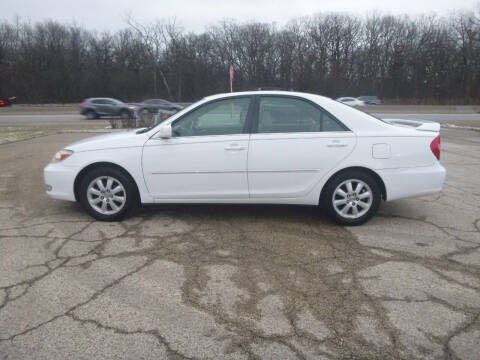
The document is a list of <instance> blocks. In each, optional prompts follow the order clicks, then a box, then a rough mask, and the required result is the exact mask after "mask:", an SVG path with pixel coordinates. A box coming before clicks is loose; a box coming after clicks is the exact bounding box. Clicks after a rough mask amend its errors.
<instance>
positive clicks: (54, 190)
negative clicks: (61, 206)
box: [43, 163, 77, 201]
mask: <svg viewBox="0 0 480 360" xmlns="http://www.w3.org/2000/svg"><path fill="white" fill-rule="evenodd" d="M76 175H77V171H76V169H74V168H71V167H66V166H63V165H62V163H57V164H49V165H47V166H46V167H45V169H43V178H44V181H45V185H46V188H47V191H46V192H47V195H48V196H50V197H51V198H54V199H60V200H70V201H76V199H75V194H74V190H73V185H74V182H75V177H76Z"/></svg>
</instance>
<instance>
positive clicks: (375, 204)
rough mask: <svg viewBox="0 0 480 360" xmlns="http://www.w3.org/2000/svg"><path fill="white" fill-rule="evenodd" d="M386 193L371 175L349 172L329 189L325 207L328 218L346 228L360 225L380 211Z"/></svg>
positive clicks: (328, 185) (341, 174)
mask: <svg viewBox="0 0 480 360" xmlns="http://www.w3.org/2000/svg"><path fill="white" fill-rule="evenodd" d="M381 197H382V193H381V189H380V186H379V184H378V183H377V181H376V179H375V178H374V177H372V176H371V175H370V174H368V173H367V172H363V171H358V170H347V171H345V172H342V173H339V174H337V175H335V176H334V177H333V178H332V179H330V180H329V181H328V183H327V184H326V185H325V189H324V191H323V193H322V203H323V206H324V207H325V208H326V210H327V213H328V215H329V216H330V217H331V218H332V219H333V220H334V221H336V222H337V223H339V224H342V225H350V226H353V225H360V224H363V223H365V222H367V221H368V220H370V219H371V218H372V217H373V216H374V215H375V214H376V213H377V211H378V208H379V206H380V201H381Z"/></svg>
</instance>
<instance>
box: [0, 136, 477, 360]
mask: <svg viewBox="0 0 480 360" xmlns="http://www.w3.org/2000/svg"><path fill="white" fill-rule="evenodd" d="M5 129H6V128H1V129H0V130H1V131H2V132H4V131H6V130H5ZM39 131H40V130H39ZM4 135H5V132H4ZM91 135H92V134H85V133H64V134H58V133H52V135H48V134H43V135H42V136H40V137H36V138H29V137H28V136H26V137H25V138H24V139H23V140H22V139H19V140H22V141H16V142H12V143H5V144H3V145H0V164H1V172H0V358H3V359H91V358H96V359H119V358H124V359H140V358H143V359H365V360H367V359H369V360H370V359H382V360H384V359H462V360H467V359H469V360H476V359H478V358H479V357H478V354H480V205H479V204H480V191H479V190H478V189H479V188H480V133H479V132H475V131H466V130H459V129H455V130H452V129H446V130H442V136H443V138H442V163H443V164H444V165H445V166H446V168H447V171H448V175H447V182H446V185H445V188H444V191H443V192H442V193H441V194H439V195H437V196H432V197H424V198H418V199H408V200H401V201H394V202H391V203H384V204H382V207H381V210H380V213H379V214H378V216H376V217H375V218H374V219H373V220H371V221H370V222H369V223H368V224H366V225H364V226H360V227H355V228H344V227H340V226H338V225H335V224H333V223H331V222H330V221H329V220H328V219H327V218H325V217H324V216H323V215H322V214H321V213H320V212H319V211H318V209H316V208H311V207H299V206H233V205H232V206H226V205H222V206H214V205H210V206H206V205H195V206H192V205H176V206H159V207H153V208H146V209H141V210H139V211H137V212H136V214H134V216H132V217H130V218H128V219H126V220H124V221H122V222H118V223H101V222H96V221H94V220H93V219H92V218H90V217H89V216H88V215H86V213H85V212H84V211H83V210H82V209H81V207H80V205H79V204H76V203H70V202H63V201H56V200H52V199H49V198H48V197H47V196H46V195H45V194H44V185H43V179H42V169H43V167H44V166H45V164H46V163H47V162H48V161H49V160H50V158H51V156H52V155H53V153H54V152H55V151H57V150H59V149H61V148H63V147H64V146H66V145H67V144H69V143H71V142H72V141H75V140H78V139H81V138H84V137H87V136H91Z"/></svg>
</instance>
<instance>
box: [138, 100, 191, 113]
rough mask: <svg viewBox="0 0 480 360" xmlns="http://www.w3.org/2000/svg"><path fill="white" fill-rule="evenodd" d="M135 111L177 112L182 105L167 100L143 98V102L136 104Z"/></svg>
mask: <svg viewBox="0 0 480 360" xmlns="http://www.w3.org/2000/svg"><path fill="white" fill-rule="evenodd" d="M137 106H138V108H137V113H138V114H140V116H142V115H146V114H147V113H149V114H157V113H158V112H160V111H168V112H170V111H173V112H177V111H178V110H182V109H183V106H180V105H177V104H174V103H172V102H170V101H168V100H163V99H149V100H145V101H144V102H142V103H140V104H137Z"/></svg>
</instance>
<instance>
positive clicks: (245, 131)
mask: <svg viewBox="0 0 480 360" xmlns="http://www.w3.org/2000/svg"><path fill="white" fill-rule="evenodd" d="M245 98H248V99H249V100H250V103H249V104H248V111H247V116H246V118H245V124H244V125H243V129H242V132H241V133H238V134H219V135H192V136H173V137H172V138H173V139H185V138H198V137H205V136H235V135H245V134H249V130H250V128H251V122H252V120H253V119H252V113H253V110H254V106H255V96H254V95H238V96H228V97H223V98H219V99H213V100H211V101H207V102H205V103H203V104H201V105H199V106H197V107H195V108H193V109H192V110H191V111H189V112H187V113H185V114H183V115H182V116H180V117H179V118H178V119H175V120H174V121H172V122H171V123H170V125H171V126H172V127H173V125H174V124H175V123H176V122H178V121H181V120H182V119H183V118H185V117H186V116H187V115H189V114H191V113H192V112H193V111H196V110H199V109H201V108H202V107H204V106H207V105H210V104H214V103H216V102H220V101H225V100H236V99H245Z"/></svg>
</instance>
